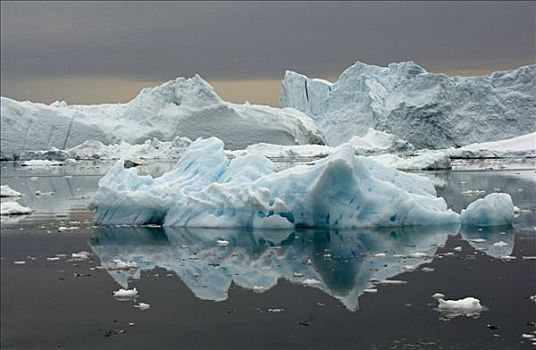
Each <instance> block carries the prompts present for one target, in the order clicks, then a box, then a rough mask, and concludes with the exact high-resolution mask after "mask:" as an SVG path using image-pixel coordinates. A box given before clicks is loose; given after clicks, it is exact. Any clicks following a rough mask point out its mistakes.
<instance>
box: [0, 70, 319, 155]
mask: <svg viewBox="0 0 536 350" xmlns="http://www.w3.org/2000/svg"><path fill="white" fill-rule="evenodd" d="M0 115H1V122H2V130H1V158H2V159H11V158H13V156H14V155H19V154H20V153H22V152H23V151H39V150H49V149H52V148H53V147H55V148H58V149H63V150H64V149H68V148H71V147H73V146H76V145H79V144H81V143H83V142H84V141H87V140H94V141H100V142H103V143H104V144H111V143H119V142H120V141H126V142H128V143H131V144H138V143H143V142H145V141H146V140H148V139H152V138H158V139H159V140H161V141H171V140H173V139H174V138H175V137H177V136H183V137H189V138H191V139H196V138H198V137H210V136H216V137H219V138H221V139H222V140H224V141H225V142H226V145H227V146H228V147H230V148H233V149H240V148H245V147H246V146H248V145H250V144H253V143H257V142H272V143H278V144H283V145H293V144H324V141H325V140H324V137H323V135H322V133H321V131H320V130H319V129H318V127H317V126H316V125H315V124H314V122H313V121H312V120H311V119H310V118H309V117H308V116H306V115H305V114H303V113H301V112H299V111H297V110H295V109H292V108H283V109H281V108H272V107H267V106H259V105H250V104H248V103H246V104H244V105H239V104H234V103H230V102H225V101H223V100H222V99H221V98H220V97H219V96H218V95H217V94H216V92H215V91H214V90H213V88H212V87H211V86H210V85H209V84H208V83H207V82H206V81H204V80H203V79H202V78H201V77H200V76H198V75H196V76H194V77H193V78H190V79H185V78H178V79H176V80H172V81H169V82H167V83H164V84H163V85H160V86H157V87H153V88H146V89H143V90H142V91H141V92H140V94H139V95H138V96H137V97H135V98H134V99H133V100H131V101H130V102H128V103H126V104H105V105H67V104H66V103H65V102H55V103H53V104H51V105H46V104H42V103H32V102H19V101H14V100H12V99H9V98H6V97H2V98H1V110H0Z"/></svg>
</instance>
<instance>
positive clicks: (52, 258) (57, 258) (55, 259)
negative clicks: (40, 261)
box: [47, 256, 60, 261]
mask: <svg viewBox="0 0 536 350" xmlns="http://www.w3.org/2000/svg"><path fill="white" fill-rule="evenodd" d="M59 260H60V257H59V256H53V257H49V258H47V261H59Z"/></svg>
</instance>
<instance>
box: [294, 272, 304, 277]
mask: <svg viewBox="0 0 536 350" xmlns="http://www.w3.org/2000/svg"><path fill="white" fill-rule="evenodd" d="M292 276H294V277H303V273H301V272H294V273H293V274H292Z"/></svg>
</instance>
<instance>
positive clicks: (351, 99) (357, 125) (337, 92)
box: [280, 62, 536, 149]
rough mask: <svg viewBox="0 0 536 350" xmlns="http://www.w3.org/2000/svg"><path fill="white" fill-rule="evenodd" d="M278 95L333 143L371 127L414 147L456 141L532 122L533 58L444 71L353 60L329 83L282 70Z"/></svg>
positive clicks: (485, 137)
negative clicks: (455, 73)
mask: <svg viewBox="0 0 536 350" xmlns="http://www.w3.org/2000/svg"><path fill="white" fill-rule="evenodd" d="M280 102H281V106H283V107H294V108H296V109H298V110H300V111H302V112H304V113H306V114H308V115H310V116H311V117H312V118H313V119H314V120H315V121H316V122H317V123H318V124H319V125H320V126H321V127H322V128H323V131H324V133H325V135H326V137H327V139H328V142H329V143H330V144H333V145H338V144H341V143H343V142H346V141H348V140H350V138H351V137H352V136H353V135H363V134H365V133H366V132H367V130H368V128H374V129H376V130H381V131H385V132H389V133H392V134H394V135H396V136H398V137H400V138H402V139H404V140H407V141H409V142H411V143H412V144H413V145H414V146H415V147H418V148H430V149H439V148H447V147H458V146H463V145H467V144H471V143H476V142H487V141H494V140H499V139H505V138H510V137H514V136H518V135H522V134H526V133H527V132H533V131H535V130H536V123H535V122H534V116H535V114H536V65H529V66H524V67H521V68H518V69H515V70H511V71H503V72H494V73H491V74H490V75H488V76H481V77H448V76H446V75H444V74H434V73H429V72H427V71H426V70H424V69H423V68H422V67H420V66H418V65H417V64H415V63H414V62H403V63H391V64H389V66H388V67H378V66H374V65H368V64H364V63H361V62H357V63H356V64H354V65H353V66H351V67H350V68H348V69H346V70H345V71H344V72H343V73H342V74H341V76H340V77H339V80H338V81H337V82H336V83H330V82H328V81H325V80H320V79H311V78H308V77H306V76H304V75H301V74H298V73H295V72H291V71H287V72H286V74H285V78H284V80H283V83H282V92H281V101H280Z"/></svg>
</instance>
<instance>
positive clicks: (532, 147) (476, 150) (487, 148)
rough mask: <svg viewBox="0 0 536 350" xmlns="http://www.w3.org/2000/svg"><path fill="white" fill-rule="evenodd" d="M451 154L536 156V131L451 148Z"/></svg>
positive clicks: (501, 156) (465, 155) (499, 156)
mask: <svg viewBox="0 0 536 350" xmlns="http://www.w3.org/2000/svg"><path fill="white" fill-rule="evenodd" d="M535 112H536V111H535ZM449 155H450V157H453V158H454V157H456V158H513V157H524V158H528V157H536V132H532V133H529V134H526V135H521V136H517V137H513V138H509V139H504V140H499V141H492V142H484V143H473V144H470V145H467V146H464V147H461V148H456V149H451V150H450V152H449Z"/></svg>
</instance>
